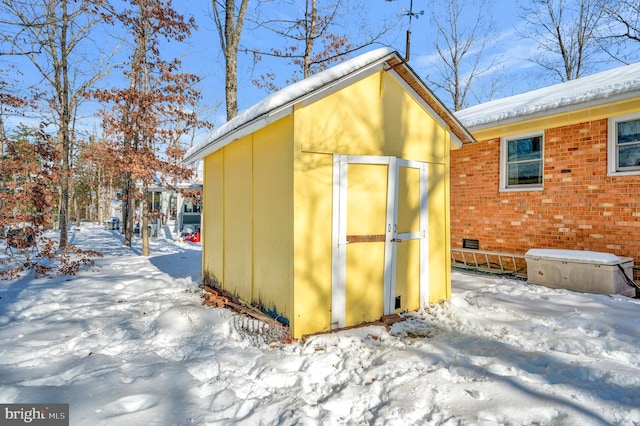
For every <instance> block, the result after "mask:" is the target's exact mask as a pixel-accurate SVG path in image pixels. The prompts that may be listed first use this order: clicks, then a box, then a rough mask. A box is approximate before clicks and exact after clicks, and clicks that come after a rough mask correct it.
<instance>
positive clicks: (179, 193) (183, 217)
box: [112, 171, 202, 237]
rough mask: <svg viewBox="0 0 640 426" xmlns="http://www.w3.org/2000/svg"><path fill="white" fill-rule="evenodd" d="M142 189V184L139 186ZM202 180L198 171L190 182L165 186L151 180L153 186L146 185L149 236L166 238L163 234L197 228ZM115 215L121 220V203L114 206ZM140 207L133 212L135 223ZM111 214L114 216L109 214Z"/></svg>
mask: <svg viewBox="0 0 640 426" xmlns="http://www.w3.org/2000/svg"><path fill="white" fill-rule="evenodd" d="M137 186H138V188H139V189H142V183H138V185H137ZM201 193H202V177H201V171H197V172H196V176H195V177H194V178H193V179H192V180H191V181H184V182H177V183H173V184H171V185H168V184H166V183H164V182H163V181H162V179H160V178H159V177H157V176H156V177H155V178H154V183H152V184H150V185H148V186H147V204H148V207H149V213H150V215H149V216H150V217H149V227H150V228H149V230H150V234H149V235H150V236H151V237H157V236H166V235H163V234H162V232H163V229H166V231H165V232H169V233H171V234H178V233H180V231H182V230H183V228H184V227H185V226H190V227H191V228H192V229H193V230H194V231H196V230H199V229H200V226H201V224H200V221H201V215H202V208H201V207H202V206H201ZM116 207H117V208H118V210H119V211H118V213H117V214H115V216H118V217H121V216H122V212H121V211H120V210H121V209H120V203H119V202H118V203H117V206H116ZM141 211H142V210H141V208H140V207H138V208H137V210H136V217H137V219H136V220H137V221H139V220H140V215H141ZM112 215H113V214H112Z"/></svg>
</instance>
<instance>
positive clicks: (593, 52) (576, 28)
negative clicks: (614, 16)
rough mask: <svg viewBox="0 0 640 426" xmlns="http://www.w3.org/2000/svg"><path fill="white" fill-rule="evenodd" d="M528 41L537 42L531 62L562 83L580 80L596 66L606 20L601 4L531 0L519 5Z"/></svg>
mask: <svg viewBox="0 0 640 426" xmlns="http://www.w3.org/2000/svg"><path fill="white" fill-rule="evenodd" d="M520 9H521V13H522V17H523V18H524V20H525V21H526V23H527V24H528V25H527V28H526V32H524V33H522V32H521V34H522V35H523V37H525V38H530V39H532V40H534V41H536V43H537V46H538V53H537V54H536V55H535V56H534V57H533V58H532V59H531V60H532V61H533V62H534V63H536V64H538V65H540V66H541V67H542V68H544V69H545V70H546V71H548V72H550V73H552V74H553V75H555V76H556V77H557V78H558V79H559V80H560V81H568V80H573V79H576V78H579V77H580V76H582V75H584V74H585V73H586V72H588V71H589V70H590V69H591V68H592V67H593V65H594V63H593V61H595V60H596V56H597V53H598V47H599V46H598V39H597V32H596V31H597V28H598V26H599V25H601V23H602V22H603V19H605V16H606V15H605V9H604V8H603V7H602V0H530V1H528V2H525V3H522V4H521V5H520Z"/></svg>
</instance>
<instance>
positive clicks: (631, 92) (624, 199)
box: [451, 63, 640, 276]
mask: <svg viewBox="0 0 640 426" xmlns="http://www.w3.org/2000/svg"><path fill="white" fill-rule="evenodd" d="M456 116H457V117H458V119H459V120H460V121H461V122H462V124H463V125H465V127H466V128H467V129H468V130H469V131H470V132H471V134H472V135H473V136H474V137H475V138H476V140H477V141H478V142H476V143H470V144H465V145H464V146H463V147H462V148H461V149H459V150H455V151H453V152H452V153H451V246H452V248H461V247H463V246H468V247H472V248H476V247H477V248H478V249H479V250H486V251H495V252H508V253H518V254H521V255H524V253H526V252H527V250H529V249H530V248H559V249H572V250H591V251H601V252H608V253H613V254H616V255H618V256H627V257H632V258H633V259H634V266H636V267H638V266H640V63H636V64H632V65H628V66H624V67H619V68H616V69H613V70H610V71H605V72H601V73H598V74H594V75H592V76H588V77H584V78H580V79H577V80H573V81H569V82H565V83H561V84H557V85H554V86H550V87H547V88H543V89H539V90H535V91H532V92H528V93H524V94H521V95H516V96H512V97H509V98H505V99H499V100H495V101H491V102H487V103H484V104H481V105H477V106H474V107H471V108H468V109H465V110H462V111H459V112H458V113H456ZM636 276H637V268H636Z"/></svg>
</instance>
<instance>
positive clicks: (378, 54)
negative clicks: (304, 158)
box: [184, 47, 473, 163]
mask: <svg viewBox="0 0 640 426" xmlns="http://www.w3.org/2000/svg"><path fill="white" fill-rule="evenodd" d="M394 59H395V63H394V64H393V66H396V65H397V64H402V58H401V57H400V55H399V54H398V52H396V51H394V50H392V49H390V48H388V47H382V48H379V49H375V50H372V51H370V52H367V53H364V54H362V55H360V56H357V57H355V58H353V59H349V60H347V61H345V62H342V63H340V64H338V65H335V66H333V67H331V68H329V69H327V70H324V71H322V72H319V73H317V74H314V75H312V76H311V77H308V78H305V79H304V80H300V81H298V82H296V83H294V84H292V85H290V86H287V87H285V88H283V89H281V90H279V91H277V92H275V93H273V94H271V95H269V96H267V97H266V98H265V99H263V100H262V101H260V102H258V103H257V104H255V105H253V106H252V107H250V108H248V109H246V110H245V111H243V112H241V113H240V114H239V115H237V116H236V117H234V118H233V119H231V120H229V121H227V122H226V123H225V124H223V125H222V126H220V127H219V128H217V129H216V130H214V131H213V132H212V133H211V134H209V135H208V136H207V137H205V138H203V139H202V140H200V141H199V142H198V143H197V144H196V145H194V146H193V147H192V148H191V149H189V151H187V153H186V154H185V157H184V159H185V161H186V162H188V163H189V162H194V161H196V160H198V159H201V158H203V157H204V156H206V155H208V154H209V153H211V152H213V151H215V150H217V149H219V148H221V147H222V146H224V145H225V144H227V143H230V142H232V141H234V140H236V139H239V138H240V137H242V136H245V135H247V134H249V133H251V132H252V131H255V130H257V129H258V128H260V127H262V126H264V125H266V124H268V123H270V122H273V121H275V120H277V119H279V118H282V117H283V116H284V115H286V112H287V110H288V108H289V107H291V106H292V105H293V104H295V103H297V102H300V101H301V100H303V99H305V98H306V97H308V96H313V94H314V93H316V92H317V91H318V90H320V89H323V88H325V87H329V86H331V85H333V84H337V83H339V82H340V81H342V80H343V79H344V78H346V77H348V76H350V75H351V74H353V73H355V72H361V71H365V70H367V69H369V68H370V67H376V66H378V65H380V64H382V63H384V62H387V61H392V60H394ZM407 68H409V67H408V65H407ZM416 79H418V78H417V76H416ZM418 80H419V79H418ZM425 90H427V91H428V89H426V88H425ZM429 96H430V97H432V98H433V100H432V103H430V105H431V106H432V107H434V110H435V111H436V112H437V113H438V114H444V115H447V117H446V121H447V124H448V125H449V127H451V128H452V129H454V130H453V131H454V132H455V133H456V136H458V138H460V139H461V140H463V141H470V140H473V137H472V136H471V135H470V134H469V133H468V132H467V130H466V129H464V128H463V126H462V125H461V124H460V122H459V121H458V119H457V118H456V117H455V116H454V115H453V114H452V113H450V112H449V111H448V110H447V109H446V107H444V105H442V103H441V102H440V100H438V99H437V98H436V97H435V95H434V94H433V93H432V92H430V91H429ZM241 130H245V131H244V132H243V131H241Z"/></svg>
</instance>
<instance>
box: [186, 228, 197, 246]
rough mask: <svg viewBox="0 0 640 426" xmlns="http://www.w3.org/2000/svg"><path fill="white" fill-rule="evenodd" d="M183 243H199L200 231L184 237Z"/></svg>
mask: <svg viewBox="0 0 640 426" xmlns="http://www.w3.org/2000/svg"><path fill="white" fill-rule="evenodd" d="M184 240H185V241H191V242H192V243H199V242H200V231H198V232H196V233H195V234H189V235H188V236H186V237H184Z"/></svg>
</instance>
